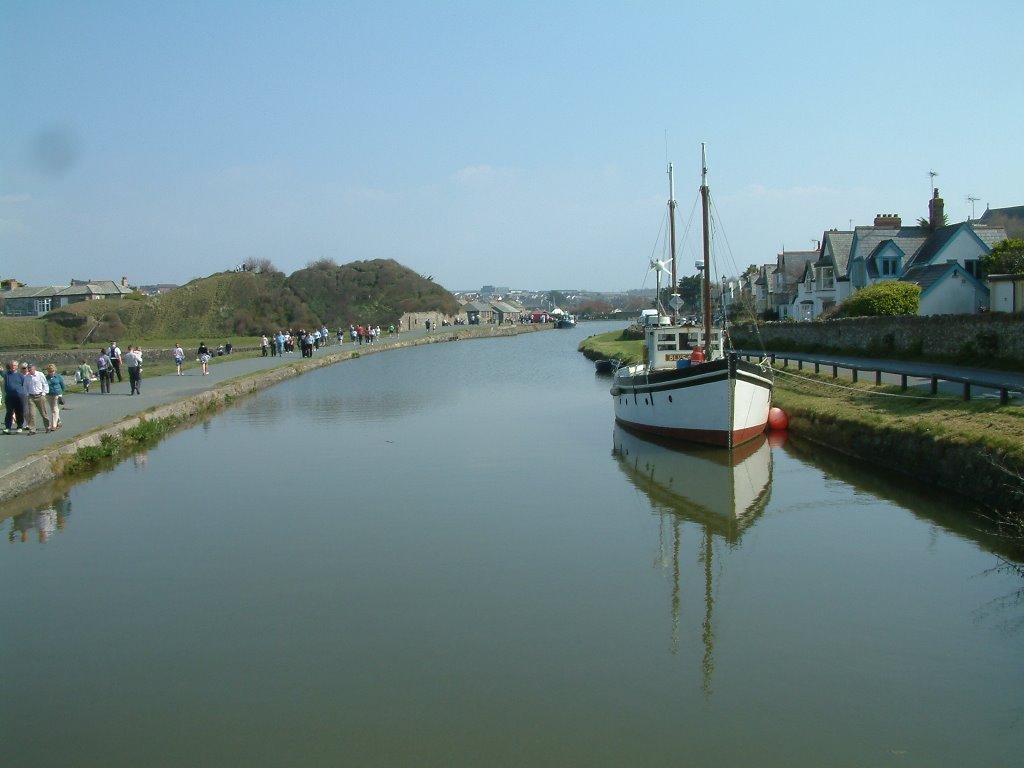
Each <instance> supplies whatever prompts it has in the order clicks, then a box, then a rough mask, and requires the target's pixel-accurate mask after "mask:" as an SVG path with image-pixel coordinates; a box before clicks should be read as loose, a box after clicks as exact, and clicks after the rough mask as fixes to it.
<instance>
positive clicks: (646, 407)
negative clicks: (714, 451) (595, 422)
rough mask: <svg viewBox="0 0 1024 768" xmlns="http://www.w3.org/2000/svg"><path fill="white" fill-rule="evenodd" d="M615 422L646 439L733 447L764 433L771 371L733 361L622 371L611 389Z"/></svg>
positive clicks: (630, 368) (769, 398)
mask: <svg viewBox="0 0 1024 768" xmlns="http://www.w3.org/2000/svg"><path fill="white" fill-rule="evenodd" d="M611 393H612V398H613V401H614V404H615V419H616V421H618V422H619V423H620V424H624V425H626V426H628V427H630V428H632V429H635V430H638V431H641V432H646V433H648V434H655V435H662V436H665V437H672V438H677V439H682V440H689V441H692V442H697V443H704V444H707V445H717V446H722V447H726V448H732V447H734V446H737V445H741V444H742V443H745V442H747V441H748V440H751V439H753V438H755V437H756V436H757V435H759V434H761V433H763V432H764V429H765V426H766V425H767V423H768V411H769V409H770V408H771V397H772V375H771V372H770V370H769V369H767V368H762V367H761V366H759V365H756V364H753V363H748V362H746V361H743V360H739V359H737V358H736V357H734V356H730V357H729V358H727V359H722V360H716V361H714V362H710V363H704V364H701V365H693V366H689V367H686V368H668V369H654V370H652V369H649V368H648V366H646V365H642V364H641V365H633V366H628V367H625V368H620V369H619V370H618V371H616V373H615V378H614V380H613V384H612V389H611Z"/></svg>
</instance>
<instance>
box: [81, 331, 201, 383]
mask: <svg viewBox="0 0 1024 768" xmlns="http://www.w3.org/2000/svg"><path fill="white" fill-rule="evenodd" d="M182 354H184V353H182ZM122 366H123V367H124V368H126V369H127V370H128V383H129V384H130V385H131V393H130V394H133V395H141V394H142V350H141V349H139V347H137V346H134V347H128V351H127V352H125V353H122V352H121V348H120V347H119V346H117V342H116V341H112V342H110V346H109V347H104V348H103V349H101V350H100V353H99V355H98V356H97V357H96V375H97V377H98V378H99V382H100V392H101V393H102V394H104V395H108V394H110V385H111V384H113V383H114V377H115V376H116V377H117V380H118V382H121V381H123V380H124V379H123V377H122V373H121V368H122ZM75 381H78V382H80V383H81V384H82V389H84V390H85V391H86V392H88V391H89V384H90V382H92V381H93V371H92V366H90V365H89V363H88V362H86V361H85V360H84V359H83V360H82V361H81V362H80V363H79V365H78V370H77V371H76V372H75Z"/></svg>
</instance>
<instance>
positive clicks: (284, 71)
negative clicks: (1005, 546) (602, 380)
mask: <svg viewBox="0 0 1024 768" xmlns="http://www.w3.org/2000/svg"><path fill="white" fill-rule="evenodd" d="M694 6H698V7H694ZM1022 8H1024V4H1021V3H1010V2H1004V1H1002V0H1001V1H1000V2H991V1H989V0H979V2H975V3H963V2H947V1H946V0H931V1H930V2H906V1H904V0H896V1H895V2H894V1H893V0H889V2H874V0H864V1H863V2H859V3H856V4H855V5H852V6H850V5H847V6H841V7H840V6H835V5H834V4H832V3H822V2H796V1H787V0H782V1H781V2H774V3H764V2H732V3H728V2H723V3H700V4H698V3H691V2H680V0H671V1H669V2H648V1H645V0H639V1H637V0H631V2H628V3H627V2H621V3H610V2H573V3H569V2H559V1H558V0H552V2H549V3H541V2H529V3H526V2H515V0H508V1H506V2H445V1H444V0H437V1H435V2H393V1H390V0H375V1H374V2H304V1H303V0H293V1H292V2H270V1H268V0H261V1H258V2H211V1H203V2H182V1H176V2H160V3H157V2H148V1H147V0H134V1H133V2H121V1H120V0H111V1H109V2H104V1H103V0H89V1H88V2H78V1H75V2H49V1H47V0H31V1H29V0H24V1H22V0H0V276H3V277H17V278H18V279H20V280H21V281H23V282H28V283H30V284H66V283H67V282H68V281H69V280H70V279H71V278H72V277H75V278H93V279H108V278H113V279H118V278H120V277H121V276H127V277H128V279H129V280H130V281H131V282H132V283H133V284H146V283H158V282H172V283H184V282H186V281H188V280H190V279H192V278H195V277H203V276H206V275H208V274H211V273H213V272H216V271H220V270H223V269H229V268H231V267H232V266H233V265H235V264H238V263H240V262H242V261H244V260H245V259H247V258H249V257H256V258H261V259H262V258H266V259H270V260H271V261H273V263H274V264H275V265H276V266H277V267H278V268H279V269H282V270H283V271H285V272H288V273H290V272H292V271H294V270H296V269H300V268H302V267H304V266H305V265H307V264H308V263H310V262H311V261H314V260H316V259H319V258H325V257H326V258H331V259H334V260H335V261H337V262H338V263H346V262H350V261H356V260H361V259H373V258H393V259H396V260H397V261H399V262H401V263H402V264H405V265H406V266H408V267H410V268H412V269H414V270H416V271H417V272H419V273H421V274H424V275H432V276H433V277H434V279H435V280H436V281H437V282H438V283H440V284H441V285H443V286H445V287H446V288H449V289H451V290H460V289H473V288H478V287H479V286H480V285H482V284H495V285H506V286H511V287H513V288H530V289H546V288H559V289H567V288H580V289H589V290H598V291H610V290H621V289H627V288H635V287H640V286H641V285H643V284H645V281H646V284H647V285H648V286H650V285H652V280H653V278H651V277H649V276H648V275H647V264H648V260H649V258H650V257H651V256H652V255H653V254H654V253H655V251H656V249H657V248H658V247H659V246H658V245H657V243H658V237H659V230H660V227H661V226H662V221H663V217H664V204H665V200H666V198H667V191H668V190H667V178H666V176H665V166H666V163H667V161H668V160H671V161H673V162H674V164H675V168H676V198H677V200H678V201H679V217H678V221H679V226H680V230H681V231H682V230H684V229H686V227H687V222H688V220H689V218H690V215H691V210H692V207H693V204H694V202H695V199H696V194H697V187H698V185H699V173H700V143H701V142H702V141H704V142H707V145H708V153H709V168H710V179H709V181H710V184H711V189H712V194H713V197H714V199H715V205H716V209H717V213H718V218H719V220H720V237H719V245H718V246H717V247H718V250H719V251H722V249H723V248H725V249H726V250H725V252H727V253H728V254H731V258H732V260H733V261H734V262H735V263H736V264H737V265H738V266H740V267H744V266H746V265H747V264H752V263H758V264H760V263H765V262H773V261H774V259H775V254H776V253H777V252H778V251H780V250H781V249H782V248H783V247H785V248H788V249H794V250H796V249H810V248H812V247H814V246H813V242H812V241H814V240H817V239H820V238H821V235H822V232H823V231H824V230H826V229H828V228H832V227H835V228H840V229H845V228H848V227H849V225H850V222H851V221H852V223H853V224H855V225H856V224H870V223H871V220H872V218H873V217H874V215H875V214H876V213H898V214H900V215H902V216H903V218H904V221H909V222H913V221H915V220H916V219H917V218H918V217H920V216H926V215H927V202H928V198H929V196H930V183H931V180H930V178H929V175H928V172H929V171H930V170H934V171H936V172H937V173H938V174H939V175H938V176H937V177H936V178H935V183H936V185H937V186H938V187H939V189H940V191H941V194H942V196H943V198H944V199H945V201H946V211H947V213H948V215H949V217H950V220H951V221H960V220H963V219H965V218H967V217H968V216H969V215H970V212H971V207H970V203H969V202H968V201H967V196H968V195H973V196H975V197H977V198H978V202H977V203H975V210H976V213H977V215H979V216H980V215H981V213H982V212H983V211H984V210H985V206H986V204H989V205H991V206H992V207H1005V206H1012V205H1022V204H1024V192H1022V185H1021V179H1022V178H1024V141H1022V138H1021V137H1022V135H1024V133H1022V131H1024V128H1022V126H1024V98H1022V96H1024V93H1022V91H1021V74H1022V73H1024V46H1022V45H1021V43H1020V40H1021V30H1022V29H1024V10H1022ZM687 243H688V244H684V246H683V248H682V249H681V254H680V270H679V273H680V275H684V274H690V273H692V272H693V271H694V270H693V258H692V257H691V254H690V250H691V249H694V248H696V247H699V246H697V245H696V243H697V240H696V238H692V237H690V238H689V239H688V241H687ZM691 243H692V244H691ZM723 243H724V245H723ZM657 255H660V253H659V254H657ZM723 271H729V270H728V269H727V268H723Z"/></svg>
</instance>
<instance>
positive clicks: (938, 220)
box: [928, 189, 945, 229]
mask: <svg viewBox="0 0 1024 768" xmlns="http://www.w3.org/2000/svg"><path fill="white" fill-rule="evenodd" d="M944 207H945V203H943V202H942V198H941V197H939V190H938V189H936V190H934V191H933V192H932V199H931V200H929V201H928V224H929V225H930V226H931V228H932V229H938V228H939V227H941V226H942V225H943V218H944V216H943V211H942V209H943V208H944Z"/></svg>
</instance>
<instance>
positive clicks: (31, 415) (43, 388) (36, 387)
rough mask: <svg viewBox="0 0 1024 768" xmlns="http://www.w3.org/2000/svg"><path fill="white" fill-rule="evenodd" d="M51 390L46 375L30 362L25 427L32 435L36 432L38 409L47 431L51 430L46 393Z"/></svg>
mask: <svg viewBox="0 0 1024 768" xmlns="http://www.w3.org/2000/svg"><path fill="white" fill-rule="evenodd" d="M49 391H50V385H49V384H47V383H46V377H45V376H43V374H42V373H41V372H40V371H37V370H36V366H35V364H33V363H29V364H28V373H27V374H26V376H25V396H26V397H27V398H28V407H27V408H26V410H27V411H28V413H26V414H25V429H26V431H27V432H28V433H29V434H30V435H34V434H35V433H36V411H38V412H39V415H40V416H42V418H43V426H44V427H45V428H46V431H47V432H49V431H50V423H51V422H50V409H49V408H47V406H46V395H47V393H48V392H49Z"/></svg>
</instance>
